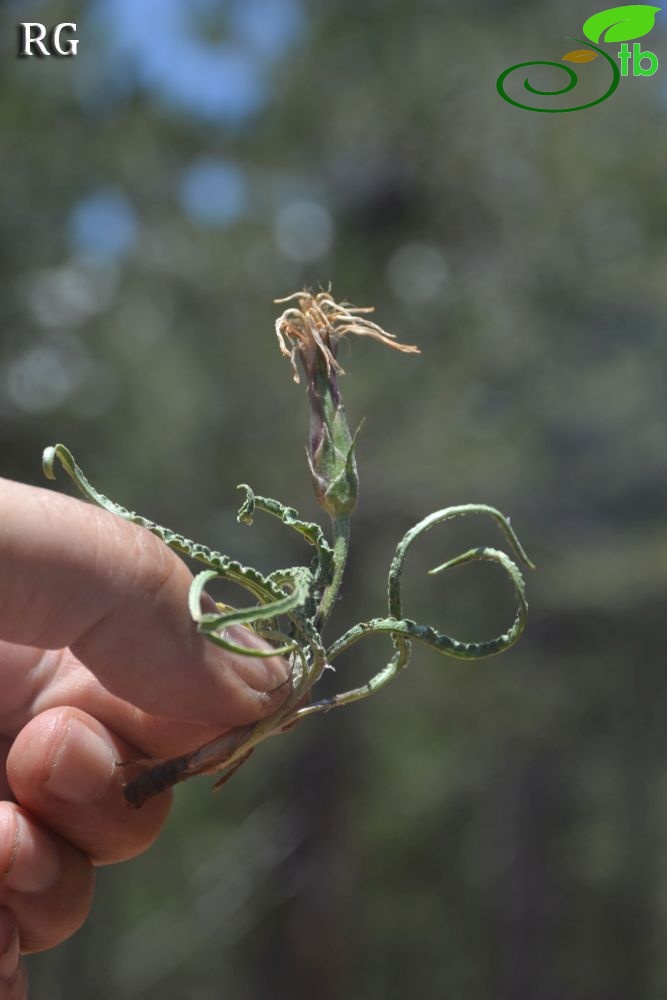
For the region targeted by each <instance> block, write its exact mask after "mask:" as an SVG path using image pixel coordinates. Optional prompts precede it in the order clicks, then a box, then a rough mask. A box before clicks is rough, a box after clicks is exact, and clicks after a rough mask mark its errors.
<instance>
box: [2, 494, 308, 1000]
mask: <svg viewBox="0 0 667 1000" xmlns="http://www.w3.org/2000/svg"><path fill="white" fill-rule="evenodd" d="M191 580H192V575H191V573H190V571H189V570H188V568H187V566H186V565H185V563H184V562H183V561H182V560H181V559H179V557H178V556H177V555H176V554H175V553H173V552H172V551H171V550H170V549H168V548H167V546H166V545H164V544H163V543H162V542H161V541H160V540H159V539H158V538H155V537H154V536H153V535H151V534H150V533H149V532H148V531H146V530H145V529H144V528H140V527H138V526H136V525H133V524H130V523H129V522H127V521H123V520H121V519H120V518H117V517H114V516H113V515H112V514H109V513H108V512H106V511H104V510H99V509H98V508H95V507H92V506H89V505H87V504H85V503H82V502H81V501H79V500H75V499H72V498H70V497H66V496H61V495H59V494H56V493H52V492H50V491H48V490H43V489H37V488H36V487H31V486H25V485H22V484H20V483H14V482H11V481H8V480H4V479H0V690H1V691H2V696H1V698H0V762H1V764H2V766H1V767H0V1000H19V998H24V997H26V996H27V979H26V974H25V968H24V965H23V962H22V961H21V960H20V954H28V953H30V952H35V951H42V950H44V949H46V948H51V947H53V946H54V945H56V944H58V943H60V942H61V941H63V940H64V939H65V938H67V937H68V936H69V935H70V934H72V933H73V932H74V931H75V930H76V929H77V928H78V927H80V925H81V924H82V923H83V921H84V920H85V918H86V916H87V914H88V910H89V908H90V905H91V900H92V894H93V887H94V870H95V866H97V865H107V864H113V863H115V862H117V861H124V860H126V859H127V858H132V857H135V856H136V855H137V854H140V853H141V852H142V851H144V850H146V848H147V847H149V846H150V844H152V843H153V841H154V840H155V838H156V837H157V835H158V833H159V831H160V829H161V827H162V825H163V823H164V821H165V819H166V816H167V813H168V811H169V807H170V804H171V792H164V793H163V794H161V795H159V796H157V797H156V798H154V799H151V800H150V801H149V802H147V803H146V805H145V806H144V807H143V808H142V809H139V810H134V809H132V808H131V807H129V806H128V805H127V803H126V802H125V800H124V798H123V794H122V788H123V784H124V783H125V781H126V780H127V777H128V774H127V768H124V767H121V766H119V765H118V763H117V762H119V761H128V760H130V761H131V760H137V759H141V758H145V757H150V756H156V757H173V756H176V755H178V754H181V753H184V752H185V751H187V750H190V749H192V748H193V747H196V746H199V745H200V744H202V743H205V742H206V741H207V740H209V739H212V738H213V737H215V736H217V735H219V734H220V733H221V732H224V730H225V729H226V728H229V727H231V726H236V725H241V724H244V723H249V722H253V721H255V720H257V719H260V718H263V717H264V716H266V715H268V714H270V713H271V712H273V711H274V710H275V709H276V708H277V707H278V706H279V705H280V704H281V702H282V701H283V699H284V698H285V697H287V694H288V690H289V683H288V676H289V675H288V666H287V664H286V663H285V661H284V660H282V659H280V658H279V657H269V658H253V657H244V656H242V655H239V654H233V653H229V652H227V651H226V650H223V649H220V648H219V647H216V646H214V645H213V644H212V643H210V642H207V641H206V640H205V639H204V638H203V637H202V636H200V635H199V634H198V633H197V631H196V628H195V626H194V624H193V622H192V620H191V618H190V615H189V612H188V606H187V596H188V589H189V586H190V582H191ZM228 631H229V633H230V638H231V639H232V640H233V641H234V642H236V643H238V644H240V645H243V644H245V645H248V644H249V643H250V644H253V645H256V646H261V647H262V648H265V646H264V644H263V643H262V641H261V640H260V639H259V638H255V637H254V636H253V635H252V634H251V633H250V632H249V631H248V630H247V629H243V628H241V627H234V626H232V628H230V629H229V630H228Z"/></svg>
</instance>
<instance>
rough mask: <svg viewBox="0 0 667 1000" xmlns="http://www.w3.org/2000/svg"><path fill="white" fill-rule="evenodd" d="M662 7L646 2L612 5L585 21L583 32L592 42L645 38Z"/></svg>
mask: <svg viewBox="0 0 667 1000" xmlns="http://www.w3.org/2000/svg"><path fill="white" fill-rule="evenodd" d="M659 10H662V7H650V6H649V5H648V4H645V3H630V4H624V5H623V6H622V7H610V8H609V10H601V11H600V12H599V14H593V16H592V17H589V18H588V20H587V21H585V22H584V27H583V32H584V34H585V35H586V38H590V40H591V41H592V42H599V41H600V39H601V38H602V36H603V35H604V38H603V39H602V40H603V41H605V42H629V41H631V40H632V39H633V38H643V36H644V35H648V33H649V31H651V29H652V28H653V25H654V24H655V15H656V14H657V12H658V11H659Z"/></svg>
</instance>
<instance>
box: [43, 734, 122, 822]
mask: <svg viewBox="0 0 667 1000" xmlns="http://www.w3.org/2000/svg"><path fill="white" fill-rule="evenodd" d="M113 773H114V752H113V750H112V748H111V747H110V746H109V744H108V743H107V742H106V740H103V739H102V737H101V736H98V735H97V733H94V732H93V731H92V730H91V729H89V728H88V726H86V725H84V723H83V722H80V721H79V720H78V719H71V720H70V723H69V726H68V727H67V732H66V733H65V736H64V737H63V741H62V743H61V744H60V746H59V747H58V751H57V753H56V756H55V760H54V762H53V766H52V768H51V771H50V773H49V776H48V778H47V780H46V783H45V788H46V789H47V791H49V792H50V793H51V795H55V797H56V798H58V799H62V800H63V801H64V802H71V803H72V804H73V805H77V806H82V805H88V804H89V803H91V802H95V801H96V800H97V799H99V798H101V797H102V795H104V793H105V792H106V790H107V789H108V787H109V784H110V783H111V779H112V776H113Z"/></svg>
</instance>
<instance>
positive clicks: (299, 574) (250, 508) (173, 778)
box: [43, 291, 532, 807]
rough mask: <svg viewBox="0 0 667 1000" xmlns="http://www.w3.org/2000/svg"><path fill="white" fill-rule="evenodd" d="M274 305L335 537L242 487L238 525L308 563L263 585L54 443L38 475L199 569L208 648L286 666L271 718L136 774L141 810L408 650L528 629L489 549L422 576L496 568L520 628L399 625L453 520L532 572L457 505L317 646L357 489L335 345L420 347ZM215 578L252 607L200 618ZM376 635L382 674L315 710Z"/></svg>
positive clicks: (224, 771)
mask: <svg viewBox="0 0 667 1000" xmlns="http://www.w3.org/2000/svg"><path fill="white" fill-rule="evenodd" d="M277 301H278V302H280V303H281V304H284V305H285V306H286V308H285V310H284V312H283V313H282V314H281V316H280V317H279V318H278V320H277V321H276V334H277V337H278V344H279V347H280V350H281V352H282V353H283V354H284V355H285V356H286V357H288V358H289V360H290V363H291V365H292V370H293V373H294V380H295V382H299V381H300V375H299V367H300V368H301V370H302V372H303V375H304V377H305V381H306V389H307V392H308V400H309V405H310V433H309V440H308V447H307V459H308V466H309V468H310V473H311V476H312V481H313V485H314V489H315V496H316V498H317V502H318V503H319V505H320V506H321V507H322V508H323V509H324V510H325V511H326V512H327V514H328V515H329V517H330V519H331V525H332V538H331V541H329V540H327V538H326V537H325V534H324V532H323V530H322V528H321V527H320V525H319V524H315V523H312V522H308V521H302V520H300V518H299V516H298V514H297V511H296V510H294V509H293V508H292V507H286V506H284V505H283V504H282V503H279V502H278V501H277V500H271V499H267V498H266V497H260V496H256V495H255V494H254V493H253V491H252V490H251V489H250V487H249V486H246V485H241V486H240V487H239V489H241V490H242V491H243V492H244V494H245V495H244V499H243V503H242V504H241V507H240V509H239V512H238V520H239V522H241V523H243V524H252V521H253V517H254V515H255V513H256V512H257V511H261V512H262V513H266V514H270V515H272V516H273V517H276V518H278V519H279V520H281V521H282V522H283V524H285V525H286V526H287V527H288V528H292V529H293V530H294V531H297V532H298V533H299V534H301V535H302V536H303V538H304V539H305V541H306V542H307V543H308V544H309V545H310V546H311V547H312V548H313V550H314V555H313V558H312V561H311V563H310V565H309V566H292V567H289V568H286V569H277V570H275V571H274V572H273V573H270V574H269V575H268V576H265V575H263V574H262V573H260V572H258V570H256V569H252V568H250V567H247V566H242V565H241V564H240V563H239V562H237V561H236V560H234V559H232V558H230V557H229V556H226V555H223V554H222V553H220V552H215V551H213V550H211V549H209V548H206V547H205V546H204V545H200V544H199V543H198V542H192V541H190V540H189V539H187V538H184V537H183V536H182V535H179V534H177V533H176V532H174V531H171V530H169V529H168V528H163V527H161V526H160V525H158V524H155V523H154V522H153V521H150V520H148V519H147V518H145V517H141V516H140V515H139V514H135V513H134V512H133V511H129V510H126V509H125V508H124V507H121V506H119V505H118V504H116V503H113V502H112V501H111V500H108V499H107V498H106V497H104V496H102V494H100V493H98V492H97V490H96V489H94V487H93V486H91V484H90V483H89V482H88V480H87V479H86V478H85V476H84V474H83V473H82V471H81V469H79V467H78V465H77V464H76V462H75V461H74V458H73V457H72V455H71V453H70V452H69V451H68V449H67V448H66V447H65V446H64V445H62V444H57V445H55V446H53V447H49V448H47V449H46V450H45V452H44V459H43V464H44V472H45V474H46V476H47V477H48V478H50V479H54V478H55V471H54V466H55V461H56V459H58V460H59V462H60V463H61V465H62V466H63V468H64V469H65V471H66V472H67V474H68V475H69V476H70V477H71V479H72V480H73V481H74V482H75V484H76V485H77V487H78V488H79V490H80V491H81V492H82V493H83V495H84V496H85V497H87V498H88V499H89V500H92V501H93V502H94V503H96V504H99V506H101V507H104V508H105V509H106V510H108V511H111V512H112V513H113V514H117V515H118V516H119V517H124V518H126V519H127V520H129V521H132V522H134V523H135V524H139V525H142V526H143V527H145V528H147V529H148V530H149V531H151V532H152V533H153V534H155V535H157V536H158V537H159V538H161V539H162V540H163V541H164V542H165V544H167V545H168V546H170V548H172V549H175V550H176V551H177V552H180V553H183V554H185V555H187V556H189V557H191V558H192V559H194V560H197V561H198V562H200V563H203V564H204V565H205V566H206V569H205V570H203V571H202V572H200V573H199V574H198V575H197V576H195V578H194V580H193V582H192V586H191V588H190V595H189V608H190V613H191V615H192V618H193V620H194V621H195V622H196V625H197V628H198V630H199V631H200V632H201V633H202V634H203V635H204V636H206V638H207V639H208V640H210V641H211V642H214V643H217V644H218V645H219V646H222V647H223V648H226V649H231V650H233V651H234V652H236V653H241V654H243V655H247V656H274V655H277V654H279V655H282V656H284V657H286V658H287V660H288V662H289V664H290V668H291V670H290V690H289V694H288V696H287V698H286V700H285V701H284V702H283V704H282V705H281V706H280V708H279V709H277V711H276V712H275V713H274V714H273V715H271V716H270V717H269V718H266V719H263V720H262V721H260V722H256V723H252V724H250V725H246V726H239V727H236V728H234V729H231V730H228V731H227V732H225V733H224V734H222V735H221V736H219V737H217V738H216V739H214V740H211V741H210V742H208V743H206V744H205V745H204V746H201V747H198V748H196V749H195V750H192V751H191V752H189V753H185V754H182V755H181V756H179V757H175V758H173V759H171V760H149V761H146V762H142V763H145V767H144V770H143V771H142V772H141V773H140V774H139V775H138V777H135V778H133V779H132V780H131V781H129V782H128V783H127V785H126V786H125V791H124V793H125V797H126V799H127V801H128V802H130V803H131V804H132V805H134V806H137V807H138V806H140V805H142V803H143V802H145V801H146V800H147V799H148V798H150V797H151V796H153V795H157V794H158V793H159V792H162V791H164V789H165V788H167V787H169V786H171V785H174V784H176V783H177V782H180V781H185V780H186V779H187V778H190V777H192V776H193V775H196V774H213V773H215V772H221V778H220V779H219V781H218V783H217V784H218V785H219V784H222V783H223V782H225V781H226V780H227V779H228V778H229V777H230V776H231V775H232V774H233V773H234V771H235V770H237V768H238V767H239V766H240V765H241V764H242V763H243V762H244V761H245V760H247V758H248V757H249V755H250V754H251V753H252V751H253V749H254V748H255V746H256V745H257V744H258V743H260V742H261V741H262V740H264V739H266V738H267V737H268V736H272V735H274V734H277V733H281V732H284V731H285V730H286V729H287V728H289V727H290V726H292V725H294V724H295V723H296V722H298V721H300V720H301V719H304V718H306V717H307V716H311V715H316V714H317V713H319V712H328V711H330V710H331V709H332V708H337V707H339V706H341V705H347V704H350V703H351V702H353V701H359V700H360V699H362V698H366V697H367V696H368V695H370V694H373V693H374V692H375V691H378V690H379V689H380V688H382V687H384V685H385V684H387V683H388V682H389V681H390V680H392V679H393V678H394V677H395V676H396V675H397V674H398V673H399V672H400V671H401V670H403V669H404V667H406V666H407V664H408V661H409V659H410V653H411V648H412V642H413V640H416V641H418V642H421V643H424V644H425V645H427V646H430V647H431V648H432V649H434V650H436V651H437V652H438V653H444V654H445V655H447V656H454V657H459V658H461V659H470V660H474V659H480V658H481V657H484V656H490V655H492V654H494V653H499V652H502V651H503V650H505V649H509V647H510V646H512V645H513V644H514V643H515V642H516V641H517V639H518V638H519V636H520V635H521V633H522V631H523V629H524V626H525V620H526V611H527V604H526V596H525V587H524V581H523V577H522V575H521V572H520V570H519V568H518V567H517V565H516V564H515V563H514V562H513V561H512V559H510V558H509V557H508V556H507V555H506V554H505V553H504V552H501V551H499V550H497V549H494V548H488V547H479V548H474V549H470V550H469V551H468V552H464V553H462V554H461V555H459V556H457V557H456V558H454V559H450V560H449V561H448V562H446V563H444V564H443V565H441V566H438V567H436V568H435V569H432V570H431V571H430V572H431V573H440V572H442V571H443V570H446V569H448V568H450V567H452V566H459V565H461V564H462V563H467V562H472V561H474V560H486V561H489V562H494V563H498V564H500V566H502V568H503V569H504V570H505V572H506V573H507V575H508V576H509V578H510V580H511V582H512V584H513V587H514V591H515V593H516V597H517V599H518V610H517V614H516V618H515V620H514V622H513V623H512V625H511V626H510V628H509V629H508V630H507V632H505V633H503V634H502V635H499V636H497V637H496V638H494V639H490V640H488V641H486V642H459V641H458V640H456V639H453V638H451V637H450V636H448V635H445V634H444V633H442V632H439V631H438V630H437V629H436V628H433V627H432V626H430V625H422V624H419V623H418V622H416V621H413V620H412V619H410V618H406V617H405V615H404V613H403V601H402V596H401V577H402V574H403V568H404V563H405V558H406V555H407V553H408V550H409V548H410V546H411V545H412V543H413V542H414V541H415V540H416V539H417V538H419V537H420V536H421V535H423V534H424V532H426V531H429V530H430V529H431V528H433V527H435V525H437V524H441V523H442V522H443V521H447V520H450V519H451V518H453V517H459V516H462V515H465V514H473V513H482V514H487V515H489V516H490V517H491V518H493V519H494V520H495V522H496V523H497V524H498V526H499V527H500V529H501V530H502V532H503V534H504V536H505V538H506V539H507V541H508V543H509V545H510V546H511V548H512V549H513V551H514V553H515V554H516V555H517V557H518V558H519V559H520V560H521V561H523V562H524V563H525V564H526V565H528V566H532V564H531V562H530V560H529V559H528V557H527V556H526V554H525V552H524V551H523V549H522V547H521V545H520V543H519V541H518V539H517V537H516V535H515V534H514V531H513V530H512V528H511V527H510V522H509V519H508V518H506V517H505V516H504V515H503V514H501V513H500V512H499V511H498V510H496V509H495V508H493V507H487V506H486V505H484V504H465V505H463V506H457V507H447V508H445V509H444V510H438V511H436V512H435V513H433V514H429V515H428V517H425V518H424V519H423V520H422V521H420V522H419V523H418V524H416V525H414V527H412V528H411V529H410V530H409V531H408V532H407V533H406V534H405V535H404V537H403V538H402V539H401V541H400V542H399V544H398V546H397V548H396V552H395V555H394V558H393V560H392V563H391V566H390V569H389V577H388V607H387V611H386V613H385V615H384V616H383V617H379V618H372V619H370V620H369V621H362V622H359V623H358V624H356V625H354V626H353V627H352V628H350V629H348V630H347V632H345V633H344V634H343V635H342V636H340V637H339V638H338V639H336V640H335V641H334V642H333V643H331V644H329V645H326V644H325V642H324V639H323V630H324V627H325V625H326V622H327V619H328V618H329V615H330V613H331V610H332V608H333V606H334V603H335V601H336V597H337V595H338V592H339V589H340V585H341V580H342V577H343V571H344V568H345V562H346V558H347V551H348V545H349V538H350V518H351V515H352V512H353V510H354V508H355V505H356V502H357V494H358V489H359V479H358V474H357V466H356V460H355V445H356V440H357V434H358V431H357V433H355V434H352V433H351V432H350V428H349V426H348V423H347V419H346V416H345V409H344V407H343V401H342V397H341V393H340V388H339V385H338V379H339V376H340V375H342V374H343V370H342V368H341V366H340V364H339V362H338V360H337V348H338V344H339V342H340V340H341V338H343V337H345V336H347V335H348V334H356V335H358V336H366V337H371V338H372V339H374V340H377V341H379V342H380V343H382V344H385V345H387V346H389V347H392V348H394V349H395V350H397V351H401V352H405V353H418V348H416V347H411V346H407V345H405V344H399V343H398V342H397V341H396V340H395V338H394V337H393V335H392V334H389V333H387V332H386V331H385V330H383V329H382V328H381V327H380V326H378V325H377V324H376V323H374V322H372V321H371V320H370V319H368V318H367V314H368V313H369V312H371V311H372V310H371V309H359V308H355V307H353V306H352V305H350V304H349V303H345V302H344V303H337V302H335V301H334V299H333V298H332V296H331V294H330V292H329V291H326V292H325V291H323V292H319V293H318V294H311V293H310V292H308V291H300V292H295V293H294V294H293V295H290V296H288V297H287V298H286V299H279V300H277ZM218 578H221V579H224V580H229V581H231V582H233V583H236V584H239V585H240V586H241V587H243V588H245V590H247V591H248V593H249V594H250V596H251V598H252V604H250V605H249V606H248V607H243V608H232V607H229V606H228V605H225V604H217V605H216V610H215V611H210V610H207V611H205V610H203V607H202V599H203V596H204V593H205V588H206V586H207V585H208V584H210V582H211V581H212V580H215V579H218ZM233 624H241V625H243V626H245V627H246V628H248V629H251V630H252V631H253V632H255V633H256V634H258V635H260V636H261V637H263V638H264V639H265V640H266V641H267V642H268V644H269V651H268V652H264V651H258V650H257V649H250V648H246V647H245V646H241V645H239V644H235V643H233V642H232V641H231V640H230V638H229V636H228V634H227V631H226V630H227V628H228V627H229V626H230V625H233ZM378 632H382V633H386V634H387V635H388V636H389V638H390V639H391V642H392V645H393V653H392V656H391V659H390V660H389V662H388V663H387V664H386V666H384V667H383V668H382V669H381V670H379V671H378V673H376V674H375V676H373V677H372V678H371V679H370V680H369V681H367V682H366V683H365V684H363V685H361V686H360V687H357V688H353V689H352V690H350V691H345V692H342V693H340V694H336V695H333V696H332V697H328V698H321V699H319V700H313V698H312V694H311V689H312V688H313V686H314V685H315V684H316V682H317V681H318V680H319V679H320V677H321V676H322V673H323V671H324V670H325V668H326V667H327V666H329V665H330V664H332V663H333V661H334V660H335V659H336V657H337V656H339V655H340V654H341V653H342V652H343V651H344V650H347V649H349V648H350V647H351V646H353V645H354V644H355V643H356V642H358V641H359V640H360V639H362V638H363V637H364V636H367V635H369V634H373V633H378ZM216 787H217V786H216Z"/></svg>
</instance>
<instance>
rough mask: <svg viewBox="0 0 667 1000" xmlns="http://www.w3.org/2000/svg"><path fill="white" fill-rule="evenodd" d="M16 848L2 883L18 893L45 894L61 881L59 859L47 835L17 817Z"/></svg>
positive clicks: (16, 813)
mask: <svg viewBox="0 0 667 1000" xmlns="http://www.w3.org/2000/svg"><path fill="white" fill-rule="evenodd" d="M14 817H15V824H16V827H15V829H16V833H15V835H14V848H13V851H12V857H11V860H10V863H9V870H8V871H7V872H5V875H4V878H3V883H4V885H5V886H7V888H8V889H13V890H14V891H15V892H35V893H37V892H46V890H47V889H50V888H51V886H52V885H53V883H54V882H55V881H56V879H57V877H58V873H59V871H60V856H59V854H58V851H57V849H56V845H55V844H54V843H53V841H52V840H51V838H50V837H49V836H48V834H46V833H42V831H41V830H39V829H38V828H37V827H36V826H33V825H32V823H28V822H26V820H25V819H24V817H23V816H22V815H21V814H20V813H19V812H15V813H14Z"/></svg>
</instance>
